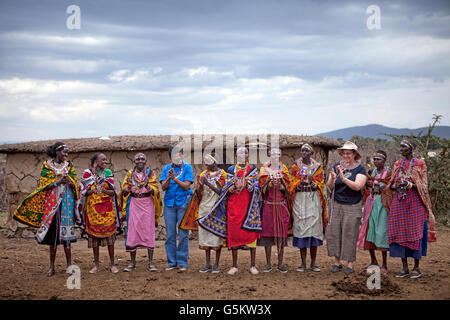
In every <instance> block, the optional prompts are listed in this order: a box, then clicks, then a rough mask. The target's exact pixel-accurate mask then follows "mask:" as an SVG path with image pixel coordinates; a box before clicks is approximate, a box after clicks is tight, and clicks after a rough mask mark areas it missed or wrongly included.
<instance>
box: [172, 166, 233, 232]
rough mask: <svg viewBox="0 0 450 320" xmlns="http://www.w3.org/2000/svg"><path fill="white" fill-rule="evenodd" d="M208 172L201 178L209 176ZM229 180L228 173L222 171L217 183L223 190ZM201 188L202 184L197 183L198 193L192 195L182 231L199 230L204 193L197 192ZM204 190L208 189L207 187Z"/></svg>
mask: <svg viewBox="0 0 450 320" xmlns="http://www.w3.org/2000/svg"><path fill="white" fill-rule="evenodd" d="M207 173H208V172H207V170H204V171H203V172H202V173H201V174H200V177H203V176H205V175H206V174H207ZM226 178H227V173H226V172H225V170H222V169H221V172H220V177H219V179H218V180H217V183H218V184H219V186H220V187H221V188H222V187H223V186H224V185H225V180H226ZM199 187H200V183H199V182H198V181H197V184H196V186H195V188H196V191H195V192H194V194H193V195H192V198H191V202H190V203H189V205H188V207H187V208H186V212H185V213H184V216H183V219H182V220H181V223H180V229H183V230H198V222H197V220H198V218H199V217H198V210H199V205H200V202H201V201H202V193H200V192H198V191H197V190H198V189H199ZM204 188H207V187H206V186H205V187H204Z"/></svg>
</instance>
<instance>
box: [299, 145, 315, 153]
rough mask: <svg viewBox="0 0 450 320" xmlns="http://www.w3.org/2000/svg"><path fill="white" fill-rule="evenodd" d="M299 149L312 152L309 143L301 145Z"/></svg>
mask: <svg viewBox="0 0 450 320" xmlns="http://www.w3.org/2000/svg"><path fill="white" fill-rule="evenodd" d="M301 149H307V150H309V151H311V152H314V149H313V147H311V145H310V144H309V143H305V144H304V145H302V147H301Z"/></svg>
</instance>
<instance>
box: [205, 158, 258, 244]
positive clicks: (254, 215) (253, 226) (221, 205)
mask: <svg viewBox="0 0 450 320" xmlns="http://www.w3.org/2000/svg"><path fill="white" fill-rule="evenodd" d="M235 169H236V166H231V167H230V168H228V172H227V178H226V183H225V186H224V187H223V188H222V192H221V193H220V196H219V198H218V199H217V201H216V203H215V204H214V206H213V208H212V209H211V213H209V214H208V215H207V216H205V217H204V218H201V219H199V220H198V221H197V222H198V224H199V226H201V227H202V228H205V229H206V230H208V231H209V232H211V233H213V234H215V235H216V236H218V237H221V238H225V239H226V238H227V200H228V196H229V194H228V191H229V190H230V188H231V187H233V186H234V183H235V182H234V178H235ZM258 175H259V173H258V169H257V168H256V167H255V166H254V165H251V166H250V172H249V174H248V175H246V176H245V181H246V188H247V190H248V191H249V192H251V193H252V197H251V200H250V203H249V206H248V209H247V214H246V217H245V219H244V222H243V223H242V226H241V228H242V229H243V230H247V231H253V232H261V230H262V228H261V215H260V208H261V205H262V197H261V189H260V187H259V183H258Z"/></svg>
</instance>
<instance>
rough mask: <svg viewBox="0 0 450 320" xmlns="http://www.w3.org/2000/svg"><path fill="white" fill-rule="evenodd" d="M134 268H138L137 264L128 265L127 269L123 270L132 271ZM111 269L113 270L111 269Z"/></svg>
mask: <svg viewBox="0 0 450 320" xmlns="http://www.w3.org/2000/svg"><path fill="white" fill-rule="evenodd" d="M134 269H136V265H134V264H130V265H129V266H128V267H126V268H125V269H123V271H125V272H131V271H133V270H134ZM111 271H112V270H111Z"/></svg>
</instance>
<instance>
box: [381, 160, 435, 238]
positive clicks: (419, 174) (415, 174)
mask: <svg viewBox="0 0 450 320" xmlns="http://www.w3.org/2000/svg"><path fill="white" fill-rule="evenodd" d="M411 162H412V170H411V179H412V181H413V183H414V184H415V185H416V186H417V191H418V192H419V195H420V198H421V200H422V202H423V204H424V206H425V208H426V209H427V214H428V215H427V216H428V241H429V242H435V241H436V232H435V230H434V227H435V224H436V220H435V218H434V215H433V211H432V209H431V200H430V195H429V194H428V176H427V165H426V163H425V161H423V160H421V159H417V158H413V159H411ZM401 163H402V160H397V161H396V162H395V164H394V169H393V170H392V176H391V180H390V181H389V183H388V185H387V187H386V188H385V189H386V192H387V193H391V195H390V199H391V202H390V203H387V207H386V210H388V211H389V209H390V204H391V203H392V196H393V195H392V193H393V192H392V190H391V185H392V184H393V183H394V182H395V181H396V180H397V178H398V172H399V170H401V169H402V168H401ZM383 204H384V203H383Z"/></svg>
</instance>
